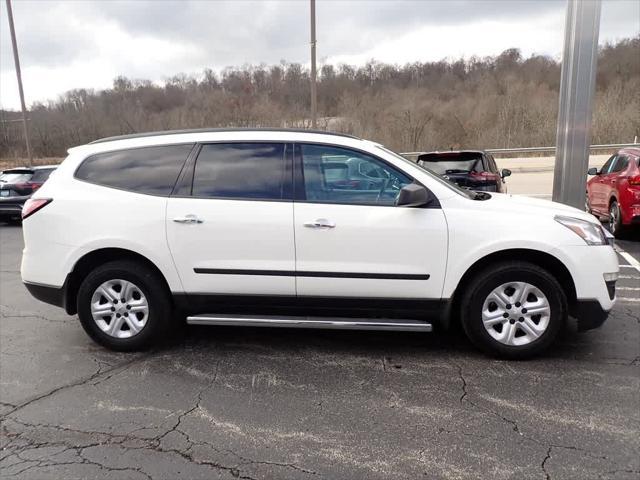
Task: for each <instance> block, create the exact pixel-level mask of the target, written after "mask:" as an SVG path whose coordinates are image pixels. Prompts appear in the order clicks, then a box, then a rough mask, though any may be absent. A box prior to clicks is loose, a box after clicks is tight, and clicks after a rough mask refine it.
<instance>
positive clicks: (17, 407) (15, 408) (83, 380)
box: [0, 354, 151, 420]
mask: <svg viewBox="0 0 640 480" xmlns="http://www.w3.org/2000/svg"><path fill="white" fill-rule="evenodd" d="M150 355H151V354H148V355H142V356H137V357H135V358H133V359H131V360H128V361H126V362H123V363H120V364H118V365H114V366H113V367H111V368H108V369H106V370H103V369H102V367H98V370H97V371H96V372H94V373H92V374H91V375H89V376H88V377H83V378H80V379H78V380H76V381H74V382H70V383H67V384H65V385H61V386H59V387H56V388H54V389H52V390H49V391H48V392H46V393H43V394H40V395H37V396H35V397H33V398H31V399H29V400H27V401H25V402H22V403H20V404H18V405H15V406H13V408H12V409H11V410H9V411H8V412H6V413H3V414H2V415H0V420H2V419H4V418H6V417H8V416H9V415H12V414H13V413H15V412H17V411H18V410H22V409H23V408H25V407H28V406H29V405H31V404H33V403H35V402H38V401H40V400H43V399H45V398H49V397H51V396H52V395H55V394H56V393H58V392H60V391H62V390H66V389H68V388H73V387H78V386H80V385H85V384H87V383H89V382H91V381H92V380H94V379H95V378H98V377H100V376H101V375H103V374H105V373H109V372H112V371H114V370H118V369H122V370H125V369H127V368H129V367H130V366H131V365H133V364H134V363H136V362H137V361H140V360H146V359H147V358H148V357H149V356H150Z"/></svg>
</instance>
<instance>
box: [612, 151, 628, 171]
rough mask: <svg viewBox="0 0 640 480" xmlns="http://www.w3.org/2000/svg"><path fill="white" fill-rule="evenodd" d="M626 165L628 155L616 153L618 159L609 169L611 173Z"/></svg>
mask: <svg viewBox="0 0 640 480" xmlns="http://www.w3.org/2000/svg"><path fill="white" fill-rule="evenodd" d="M628 165H629V157H627V156H623V155H618V160H617V161H616V164H615V165H614V166H613V168H612V169H611V173H613V172H621V171H622V170H624V169H626V168H627V166H628Z"/></svg>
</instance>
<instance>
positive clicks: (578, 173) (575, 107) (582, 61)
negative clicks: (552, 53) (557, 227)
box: [553, 0, 602, 209]
mask: <svg viewBox="0 0 640 480" xmlns="http://www.w3.org/2000/svg"><path fill="white" fill-rule="evenodd" d="M601 6H602V5H601V0H591V1H588V2H587V1H583V0H567V18H566V24H565V27H564V28H565V30H564V53H563V55H562V74H561V76H560V104H559V108H558V130H557V136H556V165H555V171H554V178H553V201H554V202H561V203H565V204H567V205H571V206H573V207H576V208H580V209H584V204H585V191H586V187H585V181H586V172H587V169H588V168H589V146H590V145H591V114H592V110H593V94H594V92H595V87H596V67H597V63H598V34H599V32H600V10H601Z"/></svg>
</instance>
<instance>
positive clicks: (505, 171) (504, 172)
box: [501, 168, 511, 178]
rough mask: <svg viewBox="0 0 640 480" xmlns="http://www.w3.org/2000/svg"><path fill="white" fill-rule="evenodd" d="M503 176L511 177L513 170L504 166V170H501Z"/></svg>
mask: <svg viewBox="0 0 640 480" xmlns="http://www.w3.org/2000/svg"><path fill="white" fill-rule="evenodd" d="M501 176H502V178H506V177H510V176H511V170H509V169H508V168H503V169H502V172H501Z"/></svg>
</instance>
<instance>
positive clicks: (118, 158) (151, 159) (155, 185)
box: [76, 144, 193, 196]
mask: <svg viewBox="0 0 640 480" xmlns="http://www.w3.org/2000/svg"><path fill="white" fill-rule="evenodd" d="M192 148H193V144H188V145H164V146H160V147H143V148H135V149H130V150H118V151H116V152H107V153H99V154H97V155H93V156H91V157H89V158H87V159H86V160H85V161H84V162H83V163H82V165H80V167H79V168H78V170H77V171H76V178H78V179H80V180H85V181H87V182H91V183H96V184H98V185H104V186H106V187H115V188H120V189H123V190H128V191H130V192H136V193H146V194H148V195H161V196H168V195H169V194H170V193H171V190H172V189H173V186H174V184H175V183H176V179H177V178H178V175H179V174H180V170H181V169H182V166H183V164H184V162H185V160H186V159H187V156H188V155H189V152H190V151H191V149H192Z"/></svg>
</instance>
